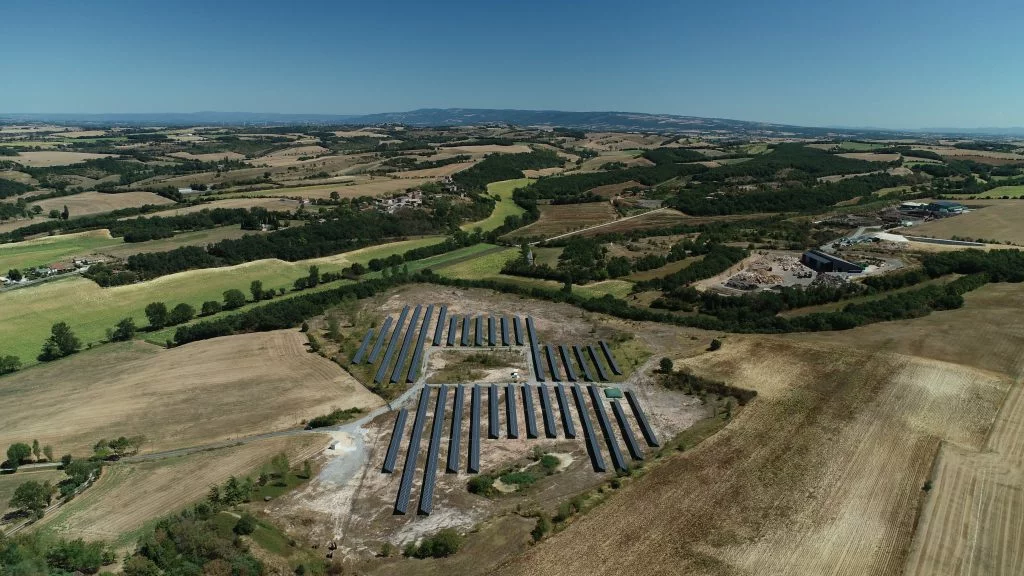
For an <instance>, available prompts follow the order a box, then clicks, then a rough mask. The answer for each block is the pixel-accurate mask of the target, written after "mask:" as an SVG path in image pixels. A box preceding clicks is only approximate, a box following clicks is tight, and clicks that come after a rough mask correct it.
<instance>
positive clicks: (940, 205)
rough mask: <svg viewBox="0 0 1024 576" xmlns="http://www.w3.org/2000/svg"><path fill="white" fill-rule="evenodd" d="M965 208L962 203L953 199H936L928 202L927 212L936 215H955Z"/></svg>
mask: <svg viewBox="0 0 1024 576" xmlns="http://www.w3.org/2000/svg"><path fill="white" fill-rule="evenodd" d="M965 210H966V209H965V208H964V205H963V204H961V203H959V202H954V201H953V200H936V201H934V202H932V203H930V204H928V212H931V213H932V214H934V215H936V216H955V215H957V214H963V213H964V211H965Z"/></svg>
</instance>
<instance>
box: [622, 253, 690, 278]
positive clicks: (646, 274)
mask: <svg viewBox="0 0 1024 576" xmlns="http://www.w3.org/2000/svg"><path fill="white" fill-rule="evenodd" d="M703 259H704V256H703V255H701V256H690V257H689V258H683V259H682V260H676V261H675V262H669V263H668V264H665V265H664V266H661V267H660V268H653V269H651V270H644V271H643V272H634V273H632V274H630V275H629V276H626V278H627V279H628V280H632V281H633V282H641V281H644V280H654V279H655V278H662V277H664V276H668V275H669V274H674V273H676V272H678V271H680V270H682V269H683V268H686V267H687V266H689V265H691V264H693V263H695V262H700V261H701V260H703Z"/></svg>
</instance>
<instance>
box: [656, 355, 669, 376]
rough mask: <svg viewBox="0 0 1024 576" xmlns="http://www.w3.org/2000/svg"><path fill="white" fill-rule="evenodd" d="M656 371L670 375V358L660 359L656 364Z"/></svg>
mask: <svg viewBox="0 0 1024 576" xmlns="http://www.w3.org/2000/svg"><path fill="white" fill-rule="evenodd" d="M658 369H659V370H660V371H661V373H662V374H671V373H672V359H671V358H662V359H661V361H660V362H658Z"/></svg>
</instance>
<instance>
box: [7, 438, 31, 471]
mask: <svg viewBox="0 0 1024 576" xmlns="http://www.w3.org/2000/svg"><path fill="white" fill-rule="evenodd" d="M31 455H32V447H31V446H29V445H28V444H25V443H24V442H15V443H14V444H11V445H10V446H8V447H7V465H8V466H10V467H11V469H12V470H15V471H16V470H17V469H18V466H19V465H21V463H22V462H23V461H25V460H26V459H27V458H28V457H29V456H31Z"/></svg>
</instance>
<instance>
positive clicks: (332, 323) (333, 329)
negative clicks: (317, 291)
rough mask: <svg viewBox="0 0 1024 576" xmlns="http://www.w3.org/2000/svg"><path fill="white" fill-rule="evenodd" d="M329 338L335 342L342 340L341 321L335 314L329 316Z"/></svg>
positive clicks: (331, 313)
mask: <svg viewBox="0 0 1024 576" xmlns="http://www.w3.org/2000/svg"><path fill="white" fill-rule="evenodd" d="M327 337H328V338H330V339H331V340H334V341H335V342H337V341H339V340H341V321H340V320H338V314H337V313H335V312H330V313H328V314H327Z"/></svg>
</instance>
